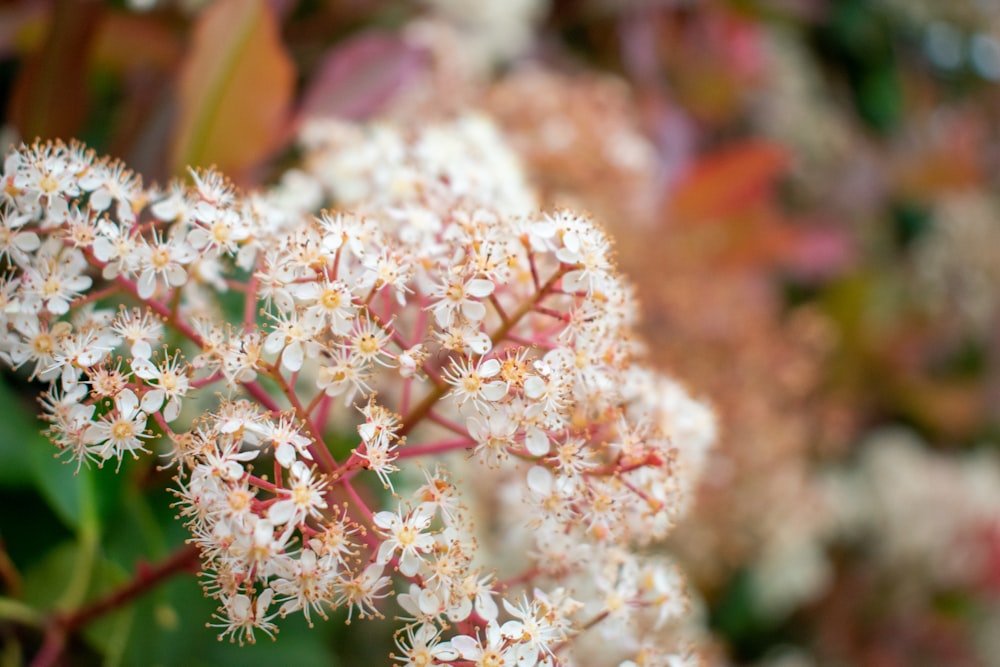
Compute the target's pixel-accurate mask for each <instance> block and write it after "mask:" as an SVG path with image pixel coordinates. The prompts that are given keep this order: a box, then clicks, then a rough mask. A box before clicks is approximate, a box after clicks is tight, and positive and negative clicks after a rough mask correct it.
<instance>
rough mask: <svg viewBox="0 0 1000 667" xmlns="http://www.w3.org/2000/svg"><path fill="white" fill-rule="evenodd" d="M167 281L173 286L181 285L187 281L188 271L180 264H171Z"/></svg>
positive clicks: (168, 268) (168, 267)
mask: <svg viewBox="0 0 1000 667" xmlns="http://www.w3.org/2000/svg"><path fill="white" fill-rule="evenodd" d="M167 282H168V283H169V284H170V285H171V286H172V287H180V286H181V285H183V284H184V283H185V282H187V271H185V270H184V267H183V266H181V265H180V264H170V265H169V266H167Z"/></svg>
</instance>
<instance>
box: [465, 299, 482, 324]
mask: <svg viewBox="0 0 1000 667" xmlns="http://www.w3.org/2000/svg"><path fill="white" fill-rule="evenodd" d="M462 314H463V315H465V316H466V317H467V318H468V319H469V320H470V321H472V322H479V321H480V320H482V319H483V318H484V317H486V306H484V305H483V304H481V303H479V302H478V301H463V302H462Z"/></svg>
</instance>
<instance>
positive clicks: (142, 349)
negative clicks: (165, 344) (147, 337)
mask: <svg viewBox="0 0 1000 667" xmlns="http://www.w3.org/2000/svg"><path fill="white" fill-rule="evenodd" d="M130 352H131V353H132V357H133V359H134V361H133V362H132V368H133V369H135V361H138V360H140V359H141V360H144V361H148V360H149V357H150V356H152V354H153V347H152V346H151V345H150V344H149V343H148V342H146V341H144V340H139V341H136V342H135V343H134V344H133V345H132V349H131V350H130Z"/></svg>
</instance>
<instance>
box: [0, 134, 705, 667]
mask: <svg viewBox="0 0 1000 667" xmlns="http://www.w3.org/2000/svg"><path fill="white" fill-rule="evenodd" d="M324 131H325V132H327V136H330V137H338V139H337V140H336V141H334V140H330V141H326V142H323V141H318V143H314V149H313V150H310V151H308V155H307V160H306V167H305V171H296V172H289V173H288V174H286V177H285V178H284V179H283V180H282V182H281V184H280V185H279V186H276V187H275V188H273V189H271V190H269V191H264V192H260V193H256V194H242V193H239V192H237V191H236V189H235V188H234V187H232V186H231V185H230V184H229V183H227V181H226V180H225V179H224V178H223V177H222V176H221V175H219V174H218V173H215V172H213V171H193V172H192V173H191V183H187V184H185V183H181V182H175V183H172V184H171V185H170V186H169V187H168V188H167V189H165V190H158V189H154V188H145V187H143V185H142V184H141V182H140V180H139V178H138V177H137V176H135V175H134V174H132V173H131V172H130V171H128V170H127V169H126V168H125V167H124V166H123V165H121V164H120V163H116V162H110V161H108V160H99V159H96V158H95V156H94V155H93V154H92V153H90V152H88V151H87V150H85V149H84V148H83V147H82V146H79V145H75V144H73V145H63V144H58V143H56V144H52V143H47V144H35V145H33V146H22V147H21V148H20V149H18V150H15V151H13V152H11V153H10V154H9V156H8V157H7V159H6V161H5V162H4V166H3V174H2V177H0V184H2V187H0V201H2V204H0V206H2V214H0V216H2V217H0V261H2V262H3V263H4V265H5V267H6V271H5V274H4V276H3V278H2V280H0V356H2V359H3V361H4V362H5V363H6V364H9V365H10V366H12V367H15V368H23V369H25V372H27V373H30V377H31V378H32V379H37V380H41V381H43V382H48V383H50V388H49V389H48V391H47V392H46V394H45V398H44V400H43V408H44V413H45V417H46V418H47V420H48V421H49V422H50V428H49V434H50V436H51V438H52V440H53V441H54V442H55V444H56V445H57V446H58V447H59V448H61V449H62V450H63V451H64V452H66V453H67V455H68V457H70V458H71V459H73V460H74V461H76V464H77V465H81V464H93V463H96V464H97V465H103V464H106V463H109V462H110V463H113V464H115V465H116V466H117V465H120V463H121V461H122V459H124V458H127V457H138V456H140V455H141V454H142V453H146V452H148V451H149V450H150V449H155V448H156V447H157V446H159V443H161V442H162V443H171V445H170V447H169V448H168V449H169V451H167V452H166V455H169V456H170V457H171V460H170V465H173V466H175V467H176V471H177V477H176V484H177V487H176V491H175V492H176V494H177V497H178V503H177V507H178V508H179V509H178V512H179V514H180V516H181V517H182V518H183V519H184V520H185V521H186V523H187V525H188V526H189V528H190V531H191V535H192V538H191V540H192V542H193V543H195V544H196V545H197V546H198V548H199V550H200V553H201V559H202V563H203V570H204V572H203V584H204V588H205V591H206V593H207V594H208V595H210V596H212V597H214V598H216V599H217V600H218V602H219V611H218V613H217V618H216V621H217V622H216V623H215V624H214V625H215V626H216V627H218V628H219V629H220V632H221V636H223V637H228V638H230V639H231V640H235V641H239V642H241V643H242V642H246V641H253V640H254V639H255V636H256V635H258V634H260V633H264V634H267V635H273V634H274V633H275V631H276V630H277V625H276V622H277V620H278V618H279V617H284V616H287V615H289V614H293V613H299V612H301V613H302V614H303V615H304V616H305V617H306V618H307V619H309V620H310V622H311V619H312V617H313V615H316V616H320V617H324V618H325V617H326V615H327V614H328V613H329V612H330V611H331V610H334V609H338V608H344V609H346V610H347V612H348V618H352V617H357V616H360V617H374V616H381V615H382V614H383V613H384V612H385V611H386V607H387V605H389V604H390V601H389V600H386V599H385V598H387V597H388V596H389V595H390V593H392V589H393V586H394V582H395V586H396V588H397V589H398V590H400V591H401V592H400V594H399V595H396V597H395V601H396V604H397V605H398V607H399V608H400V610H401V611H397V612H391V613H392V614H394V615H397V616H399V615H401V617H402V623H403V625H402V626H401V627H400V630H399V632H398V634H397V646H398V652H394V656H393V657H394V658H395V659H396V660H398V661H400V662H402V663H404V664H407V665H430V664H463V665H464V664H470V663H471V664H476V665H519V666H530V665H535V664H539V665H555V664H570V663H571V662H574V660H573V658H572V646H573V644H574V643H575V642H576V639H577V638H578V636H579V635H581V634H585V633H584V631H586V630H588V629H589V628H590V627H591V626H597V625H601V626H607V627H613V628H615V630H614V631H615V632H617V633H620V634H619V636H620V637H623V638H624V639H623V640H622V642H621V644H620V646H621V647H622V648H623V649H625V650H631V652H632V656H633V657H634V656H635V655H638V654H641V655H642V656H644V657H643V661H644V662H643V663H642V664H645V665H654V664H661V661H662V664H667V662H666V661H667V660H671V661H673V662H670V664H676V661H677V660H679V659H680V658H679V657H678V656H676V655H674V656H673V657H671V654H670V653H669V651H668V650H666V649H665V648H662V649H661V648H659V647H658V646H656V637H657V635H658V633H656V632H650V631H649V629H650V628H653V627H659V626H662V624H664V623H666V622H667V621H670V620H671V619H673V618H675V617H677V616H679V615H680V613H681V612H682V611H683V610H684V608H685V595H684V591H683V586H682V582H681V578H680V576H679V575H678V574H677V572H676V570H675V569H674V567H673V566H672V565H671V564H670V563H669V561H668V560H667V559H666V558H665V557H664V556H663V555H661V554H657V553H655V551H652V550H651V549H650V547H651V545H653V544H654V543H655V542H656V541H658V540H661V539H662V538H663V537H665V536H666V534H667V533H668V532H669V530H670V528H671V526H672V525H673V523H674V521H675V520H676V519H677V518H678V516H679V515H680V514H681V513H682V512H683V511H684V509H685V506H686V502H687V498H688V496H689V492H690V489H691V487H692V484H693V481H694V478H695V476H696V474H697V471H698V470H697V469H698V462H699V460H700V459H701V456H702V453H703V451H704V449H705V448H706V447H707V446H708V444H709V443H710V441H711V440H712V438H713V435H714V423H713V420H712V417H711V413H710V411H708V410H707V408H705V407H704V406H703V405H702V404H700V403H697V402H696V401H694V400H692V399H690V398H689V397H688V396H687V395H686V394H685V393H684V392H683V390H681V389H680V388H679V386H677V385H676V384H674V383H672V382H670V381H669V380H667V379H666V378H662V377H659V376H657V375H656V374H655V373H653V372H652V371H650V370H648V369H646V368H644V367H643V366H642V365H641V364H640V363H639V362H638V357H639V355H640V353H641V346H640V345H639V344H638V343H637V342H636V341H635V340H634V338H633V334H632V327H633V320H634V317H635V312H634V305H633V301H632V297H631V292H630V288H629V286H628V285H627V283H626V282H625V281H624V279H623V278H622V277H621V276H620V275H619V274H618V273H617V271H616V269H615V267H614V264H613V261H612V258H611V255H610V242H609V239H608V238H607V237H606V235H605V234H604V233H603V232H602V230H601V229H600V228H599V227H598V226H597V225H596V224H595V223H594V222H593V221H592V220H591V219H589V218H588V217H586V216H583V215H578V214H575V213H572V212H569V211H559V212H555V213H550V214H539V213H533V212H531V211H530V210H529V209H528V205H529V204H530V202H531V195H530V192H529V191H527V189H526V188H523V178H521V177H520V176H519V173H518V172H517V169H516V161H514V160H513V158H510V159H507V158H504V159H499V160H498V159H492V160H490V159H484V160H482V161H481V163H479V161H477V159H476V157H475V156H476V155H477V152H478V153H484V154H485V153H491V154H493V155H500V156H507V155H509V154H508V153H506V152H504V149H503V147H502V145H499V144H498V145H497V146H494V145H493V144H492V142H499V137H498V135H497V134H496V133H495V132H493V131H492V130H491V126H489V125H488V124H487V123H485V122H483V121H482V120H481V119H462V120H460V121H458V122H456V123H451V124H442V125H440V126H436V127H430V128H426V129H425V130H423V131H422V132H420V133H409V134H408V133H406V132H403V131H399V130H393V129H390V128H381V129H378V130H371V129H365V128H357V127H340V128H339V129H338V128H335V127H333V126H331V127H328V128H326V130H324V129H323V126H322V125H318V126H314V127H311V128H310V129H309V132H311V133H312V134H311V136H313V138H314V140H315V137H316V136H318V134H321V133H322V132H324ZM338 142H339V143H338ZM351 142H354V144H353V151H354V152H353V155H354V156H355V157H356V158H361V157H365V156H367V158H369V159H368V161H367V162H365V160H362V159H354V160H348V161H342V162H340V163H336V162H334V163H331V161H330V159H329V158H330V156H331V155H335V154H338V153H337V152H336V151H340V153H339V154H341V155H346V154H352V153H350V150H349V149H351V148H352V147H351V146H349V145H347V144H350V143H351ZM366 142H367V143H366ZM463 159H464V160H465V161H466V162H465V163H461V162H460V163H458V164H459V166H458V167H457V168H456V167H454V166H453V162H452V161H453V160H463ZM331 164H334V165H335V166H336V165H337V164H339V165H340V166H339V171H338V169H333V172H332V173H333V176H332V177H329V176H330V175H329V174H326V175H325V174H324V173H323V168H324V165H325V168H327V169H328V170H329V169H330V165H331ZM352 164H353V165H361V166H363V165H367V167H365V169H367V171H363V172H362V171H358V172H357V173H355V174H354V178H353V180H351V179H350V178H349V176H350V174H347V173H345V172H344V170H345V169H346V168H348V167H347V166H345V165H348V166H349V165H352ZM449 165H452V166H449ZM358 168H359V169H360V166H359V167H358ZM345 183H346V184H350V185H351V187H349V188H346V190H343V191H340V192H338V191H337V187H338V184H339V185H340V186H343V185H344V184H345ZM519 188H523V189H519ZM321 193H322V194H321ZM484 193H485V194H484ZM323 198H325V201H324V202H317V200H319V199H323ZM303 202H310V203H309V205H308V206H306V205H304V204H303ZM312 203H317V208H318V206H319V203H330V204H332V205H334V206H336V208H335V209H332V210H331V211H330V212H321V213H317V214H313V213H312V212H308V211H305V210H303V209H305V208H309V207H311V206H312ZM348 438H349V439H350V440H351V442H352V444H353V446H352V447H351V448H350V450H349V451H344V452H339V451H337V449H336V448H335V447H331V446H330V444H329V443H332V442H342V441H344V440H345V439H348ZM427 462H431V463H430V465H428V464H427ZM473 471H475V472H474V473H473ZM459 473H462V474H463V475H464V476H465V477H467V478H468V479H467V481H468V482H470V483H472V482H475V483H476V484H478V483H479V481H480V480H481V479H483V478H489V479H492V480H495V481H494V485H495V486H497V487H498V488H499V487H500V486H502V487H503V488H504V489H505V490H506V491H505V493H506V496H505V497H506V498H507V499H508V501H507V504H506V506H505V509H504V510H503V513H504V516H501V517H497V518H496V520H495V521H494V517H492V516H491V517H484V516H482V515H480V514H479V513H477V512H475V511H473V510H472V509H470V505H468V504H466V502H465V501H464V500H463V498H464V496H466V495H469V494H470V492H471V491H473V490H474V489H471V490H470V489H464V490H463V488H462V480H460V479H459V477H458V474H459ZM512 498H516V500H511V499H512ZM494 511H497V510H494ZM493 524H496V525H501V526H506V527H509V529H510V531H511V534H512V535H513V534H514V533H516V534H517V540H520V541H521V542H522V543H524V544H525V546H526V547H527V548H525V549H524V550H522V551H520V552H519V553H518V554H517V555H516V557H515V558H514V559H513V560H511V559H509V558H507V557H505V556H504V557H498V555H497V554H496V553H493V552H491V551H490V550H489V549H485V548H482V547H481V546H480V545H481V544H482V543H484V540H486V539H488V537H489V536H488V531H489V530H491V529H492V530H496V528H495V526H494V525H493ZM505 529H506V528H505ZM511 539H514V538H511ZM500 570H503V571H504V574H505V577H504V578H503V579H499V578H498V577H499V571H500ZM507 574H509V576H507ZM642 619H646V620H649V621H650V622H649V623H644V622H640V621H641V620H642ZM650 619H651V620H650ZM660 634H662V633H660ZM650 656H654V657H650ZM627 657H629V656H627V655H623V656H621V657H620V658H618V660H623V659H626V658H627ZM578 662H580V663H581V664H589V663H588V662H587V660H584V659H582V658H581V659H580V660H579V661H578Z"/></svg>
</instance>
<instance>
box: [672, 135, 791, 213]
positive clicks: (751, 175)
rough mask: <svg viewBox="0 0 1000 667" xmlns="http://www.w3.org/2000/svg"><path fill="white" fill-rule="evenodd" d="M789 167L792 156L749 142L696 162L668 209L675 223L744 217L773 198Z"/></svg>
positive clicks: (684, 178)
mask: <svg viewBox="0 0 1000 667" xmlns="http://www.w3.org/2000/svg"><path fill="white" fill-rule="evenodd" d="M787 166H788V153H787V152H786V151H785V149H783V148H781V147H780V146H777V145H775V144H772V143H767V142H761V141H748V142H746V143H742V144H739V145H736V146H732V147H728V148H724V149H721V150H719V151H717V152H715V153H712V154H710V155H707V156H705V157H702V158H700V159H699V160H698V161H696V162H695V163H694V164H693V165H692V167H691V169H690V170H689V171H688V172H687V173H686V174H685V175H684V176H683V177H682V178H681V180H680V182H678V184H677V186H676V188H675V190H674V192H673V195H672V196H671V198H670V202H669V205H668V211H669V215H670V216H671V218H672V219H674V220H678V221H681V222H712V221H717V220H725V219H726V218H729V217H731V216H734V215H739V214H741V213H742V212H743V211H744V210H745V209H746V208H748V207H750V206H753V205H755V204H759V203H760V202H761V201H763V200H766V199H767V198H769V197H770V196H771V194H772V193H771V189H772V188H773V187H774V184H775V181H776V180H777V179H778V178H779V177H780V176H781V174H782V173H784V171H785V169H786V168H787Z"/></svg>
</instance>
